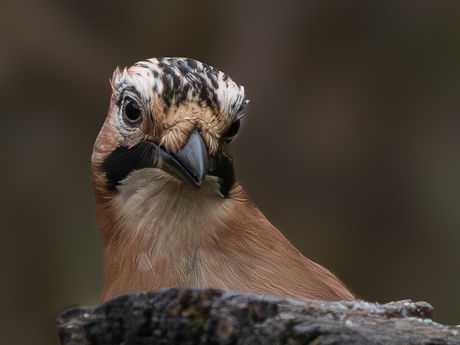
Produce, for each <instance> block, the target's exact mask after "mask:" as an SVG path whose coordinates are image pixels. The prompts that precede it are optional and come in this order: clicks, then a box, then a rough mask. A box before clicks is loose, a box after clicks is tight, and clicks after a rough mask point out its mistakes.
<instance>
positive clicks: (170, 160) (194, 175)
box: [158, 131, 209, 186]
mask: <svg viewBox="0 0 460 345" xmlns="http://www.w3.org/2000/svg"><path fill="white" fill-rule="evenodd" d="M158 154H159V155H160V157H161V158H162V159H163V161H164V162H166V163H167V164H169V165H170V166H172V167H173V168H175V169H176V170H177V171H179V172H180V173H182V174H183V175H184V176H185V177H187V178H188V179H189V180H190V181H192V182H193V183H194V184H195V185H197V186H200V185H201V183H202V182H203V180H204V178H205V176H206V174H207V172H208V169H209V163H208V151H207V150H206V145H205V144H204V141H203V138H202V137H201V135H200V134H198V132H197V131H194V132H193V133H192V134H191V135H190V137H189V138H188V139H187V142H186V143H185V145H184V147H182V148H181V149H180V150H179V151H178V152H175V153H174V152H172V153H168V152H166V151H165V150H163V149H162V148H161V147H160V148H159V150H158Z"/></svg>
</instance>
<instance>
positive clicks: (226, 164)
mask: <svg viewBox="0 0 460 345" xmlns="http://www.w3.org/2000/svg"><path fill="white" fill-rule="evenodd" d="M208 175H212V176H216V177H218V178H219V179H220V181H219V182H220V193H221V194H222V195H223V196H224V197H225V198H228V196H229V194H230V190H231V189H232V187H233V184H234V183H235V181H236V174H235V167H234V165H233V158H232V155H231V154H230V151H229V150H228V147H227V145H226V144H222V146H221V147H220V148H219V151H217V153H216V155H215V156H214V157H213V158H212V159H211V166H210V169H209V172H208Z"/></svg>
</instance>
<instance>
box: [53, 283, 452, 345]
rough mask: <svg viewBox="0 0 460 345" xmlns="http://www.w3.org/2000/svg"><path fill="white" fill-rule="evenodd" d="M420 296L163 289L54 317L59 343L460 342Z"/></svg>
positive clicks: (64, 344) (270, 344)
mask: <svg viewBox="0 0 460 345" xmlns="http://www.w3.org/2000/svg"><path fill="white" fill-rule="evenodd" d="M432 313H433V308H432V307H431V306H430V305H429V304H428V303H426V302H412V301H409V300H407V301H399V302H392V303H388V304H384V305H379V304H374V303H368V302H360V301H346V302H323V301H309V302H304V301H299V300H294V299H287V298H280V297H273V296H262V295H256V294H251V293H242V292H223V291H219V290H210V289H205V290H200V289H176V288H173V289H166V290H160V291H153V292H142V293H133V294H130V295H126V296H120V297H116V298H113V299H111V300H109V301H107V302H105V303H103V304H101V305H99V306H97V307H94V308H90V307H79V308H74V309H70V310H67V311H65V312H63V313H62V314H61V315H60V316H59V318H58V324H59V336H60V339H61V344H62V345H77V344H78V345H83V344H85V345H86V344H88V345H89V344H92V345H93V344H94V345H96V344H98V345H99V344H101V345H102V344H123V345H132V344H269V345H277V344H290V345H294V344H460V328H458V327H455V326H445V325H441V324H438V323H436V322H434V321H432V320H431V316H432Z"/></svg>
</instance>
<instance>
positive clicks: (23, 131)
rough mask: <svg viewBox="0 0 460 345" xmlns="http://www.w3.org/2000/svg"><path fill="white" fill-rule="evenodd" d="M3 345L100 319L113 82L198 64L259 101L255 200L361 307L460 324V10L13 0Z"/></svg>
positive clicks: (2, 246)
mask: <svg viewBox="0 0 460 345" xmlns="http://www.w3.org/2000/svg"><path fill="white" fill-rule="evenodd" d="M0 6H1V7H0V114H1V126H0V131H1V132H0V133H1V135H0V141H1V145H0V150H1V154H0V157H2V159H1V176H2V177H1V179H0V183H1V186H0V187H1V198H0V203H1V205H0V212H1V214H0V216H1V220H2V225H1V229H0V265H1V266H0V270H1V271H0V296H1V297H0V303H1V304H0V328H1V331H0V334H1V339H2V340H1V342H2V343H5V344H20V345H22V344H24V345H25V344H58V338H57V333H56V328H55V324H54V319H55V318H56V316H57V315H58V314H59V313H60V312H61V311H63V310H65V309H67V308H70V307H73V306H77V305H94V304H97V303H98V299H99V294H100V291H101V287H102V255H101V243H100V240H99V234H98V231H97V228H96V225H95V215H94V213H95V207H94V201H93V195H92V188H91V185H90V155H91V151H92V145H93V142H94V140H95V138H96V135H97V133H98V131H99V128H100V127H101V125H102V122H103V120H104V118H105V115H106V112H107V107H108V103H109V97H110V87H109V83H108V80H109V78H110V77H111V74H112V71H113V70H114V68H115V67H116V66H117V65H119V66H130V65H131V64H133V63H134V62H136V61H138V60H142V59H145V58H149V57H158V56H186V57H191V58H195V59H198V60H201V61H203V62H206V63H208V64H210V65H212V66H215V67H217V68H219V69H221V70H223V71H225V72H226V73H228V74H229V75H230V76H231V77H232V78H233V79H235V80H236V81H237V82H238V83H240V84H242V85H244V86H245V87H246V91H247V95H248V97H249V98H250V99H251V103H250V106H249V107H248V111H247V116H246V119H245V122H244V127H243V129H242V130H241V132H240V135H239V137H238V139H237V140H236V142H235V145H234V152H235V155H236V165H237V172H238V176H239V179H240V181H241V182H242V183H243V185H244V187H245V189H246V191H247V192H248V194H249V195H250V197H251V199H252V200H253V201H254V203H255V204H257V205H258V207H259V208H260V209H261V210H262V211H263V212H264V213H265V214H266V215H267V217H268V218H269V219H270V220H271V221H272V222H273V223H274V224H275V225H276V226H278V227H279V228H280V229H281V230H282V231H283V232H284V233H285V234H286V235H287V236H288V238H290V240H291V241H292V242H294V244H295V245H296V246H297V247H298V248H299V249H301V250H302V252H304V253H305V254H306V255H307V256H308V257H310V258H312V259H313V260H315V261H317V262H319V263H321V264H322V265H324V266H326V267H327V268H329V269H330V270H332V271H333V272H335V273H336V274H337V275H338V276H339V277H340V278H341V279H342V280H343V281H344V282H345V283H346V284H347V285H348V286H349V287H350V288H351V289H352V290H353V291H355V292H356V294H357V295H358V296H360V297H361V298H363V299H365V300H370V301H379V302H382V303H383V302H388V301H392V300H400V299H407V298H410V299H413V300H426V301H428V302H430V303H431V304H432V305H433V306H434V307H435V319H436V320H437V321H439V322H443V323H449V324H458V323H460V312H459V310H460V297H459V291H460V270H459V265H460V212H459V211H460V182H459V181H460V135H459V130H460V112H459V111H460V2H459V1H457V0H452V1H434V0H432V1H424V0H414V1H408V0H385V1H368V0H362V1H324V0H317V1H305V0H299V1H291V0H284V1H273V0H270V1H269V0H265V1H252V0H246V1H238V0H234V1H225V2H224V1H214V0H207V1H190V0H184V1H180V0H170V1H138V0H134V1H119V0H112V1H102V0H78V1H66V2H64V1H57V0H56V1H51V0H49V1H47V0H41V1H32V0H14V1H7V0H2V1H1V2H0Z"/></svg>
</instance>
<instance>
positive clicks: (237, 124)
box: [225, 120, 241, 143]
mask: <svg viewBox="0 0 460 345" xmlns="http://www.w3.org/2000/svg"><path fill="white" fill-rule="evenodd" d="M240 125H241V121H240V120H236V121H235V122H233V123H232V125H231V126H230V128H229V130H228V131H227V134H226V135H225V136H226V141H227V143H229V142H231V141H232V140H233V138H234V137H235V136H236V135H237V134H238V131H239V130H240Z"/></svg>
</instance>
